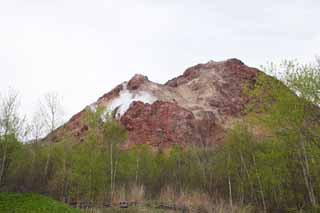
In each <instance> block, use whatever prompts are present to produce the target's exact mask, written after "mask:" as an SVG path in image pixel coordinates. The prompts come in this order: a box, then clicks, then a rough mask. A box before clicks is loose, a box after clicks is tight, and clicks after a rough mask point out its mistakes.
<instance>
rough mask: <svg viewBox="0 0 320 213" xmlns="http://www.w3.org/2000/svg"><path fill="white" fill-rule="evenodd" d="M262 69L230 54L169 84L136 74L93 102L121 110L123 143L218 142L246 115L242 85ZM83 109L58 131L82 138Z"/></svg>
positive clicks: (248, 85) (247, 86) (248, 86)
mask: <svg viewBox="0 0 320 213" xmlns="http://www.w3.org/2000/svg"><path fill="white" fill-rule="evenodd" d="M258 73H259V71H258V70H257V69H255V68H251V67H248V66H246V65H245V64H244V63H243V62H241V61H240V60H238V59H229V60H226V61H221V62H214V61H209V62H208V63H205V64H198V65H196V66H193V67H190V68H188V69H187V70H186V71H185V72H184V73H183V75H180V76H178V77H176V78H174V79H172V80H169V81H168V82H167V83H165V84H157V83H154V82H151V81H149V80H148V78H147V77H146V76H143V75H140V74H136V75H135V76H134V77H133V78H132V79H130V80H129V81H128V82H124V83H122V84H120V85H118V86H117V87H115V88H114V89H113V90H111V91H110V92H108V93H106V94H104V95H103V96H102V97H100V98H99V99H98V100H97V102H95V103H93V104H91V105H90V106H89V107H90V109H91V110H95V108H96V107H102V108H105V109H106V110H112V111H113V112H114V113H115V114H116V115H117V116H116V117H117V118H118V119H119V121H120V122H121V124H122V125H124V127H125V128H126V129H127V130H128V136H129V137H128V141H127V142H126V143H125V144H124V147H131V146H132V145H134V144H148V145H150V146H153V147H158V148H164V147H168V146H171V145H174V144H179V145H181V146H186V145H188V144H196V145H208V144H216V143H219V142H221V141H222V139H223V137H224V135H225V132H226V130H227V129H228V128H230V124H232V122H233V121H234V120H236V119H238V118H241V116H243V114H244V109H245V106H246V104H247V103H248V102H249V101H250V100H249V97H248V95H247V94H246V92H244V91H245V89H251V88H253V87H254V84H255V82H256V78H257V76H258ZM83 114H84V111H81V112H80V113H78V114H76V115H75V116H73V117H72V118H71V119H70V121H69V122H67V123H66V124H65V125H64V126H62V127H60V128H59V129H58V130H57V131H56V133H54V134H56V135H59V134H58V133H59V132H61V131H67V132H69V133H71V135H73V136H75V137H77V138H80V141H81V139H82V138H83V136H84V135H85V134H86V131H87V130H88V126H86V125H85V124H84V123H83V119H82V118H83ZM118 115H119V116H118ZM52 138H57V137H52Z"/></svg>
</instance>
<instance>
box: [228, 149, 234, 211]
mask: <svg viewBox="0 0 320 213" xmlns="http://www.w3.org/2000/svg"><path fill="white" fill-rule="evenodd" d="M230 158H231V157H230V152H228V164H229V163H230ZM228 167H229V165H228ZM228 170H229V171H228V186H229V204H230V207H231V212H233V200H232V186H231V177H230V168H228Z"/></svg>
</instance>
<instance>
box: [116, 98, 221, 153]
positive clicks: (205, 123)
mask: <svg viewBox="0 0 320 213" xmlns="http://www.w3.org/2000/svg"><path fill="white" fill-rule="evenodd" d="M206 116H207V117H206V119H201V120H198V119H196V118H195V117H194V115H193V113H192V112H190V111H188V110H186V109H184V108H182V107H180V106H179V105H177V104H176V103H171V102H164V101H156V102H154V103H153V104H151V105H150V104H144V103H142V102H140V101H139V102H133V103H132V105H131V107H130V108H129V110H128V111H127V112H126V113H125V114H124V115H123V117H122V118H121V120H120V122H121V123H122V124H123V125H124V126H125V127H126V129H127V130H128V141H127V143H126V144H125V146H126V147H130V146H132V145H135V144H148V145H151V146H153V147H158V148H160V149H161V148H166V147H169V146H171V145H181V146H183V147H184V146H186V145H191V144H193V145H197V146H199V145H207V144H209V143H210V142H209V141H210V139H211V140H214V139H219V135H220V136H221V135H223V130H222V129H221V128H220V127H218V126H217V125H216V124H215V119H214V116H213V115H212V113H208V114H207V115H206ZM220 139H221V138H220ZM216 142H217V140H216Z"/></svg>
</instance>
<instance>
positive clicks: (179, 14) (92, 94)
mask: <svg viewBox="0 0 320 213" xmlns="http://www.w3.org/2000/svg"><path fill="white" fill-rule="evenodd" d="M319 20H320V1H319V0H301V1H294V0H265V1H262V0H261V1H258V0H234V1H231V0H221V1H217V0H203V1H201V0H194V1H188V0H179V1H174V0H156V1H155V0H153V1H152V0H150V1H143V0H127V1H122V0H114V1H112V0H90V1H89V0H0V74H1V75H0V93H5V92H6V91H7V90H8V88H10V87H11V88H14V89H15V90H18V91H19V92H20V96H21V105H22V109H23V110H24V111H25V112H26V113H32V111H33V110H34V109H35V106H36V105H37V103H38V100H39V98H40V97H41V96H43V94H45V93H47V92H49V91H56V92H58V93H59V94H60V95H62V96H63V104H64V106H65V111H66V115H67V117H69V116H71V115H72V114H74V113H76V112H77V111H79V110H81V109H82V108H83V107H84V106H86V105H88V104H90V103H92V102H93V101H95V100H96V99H97V98H98V97H100V96H101V95H103V94H104V93H106V92H108V91H109V90H110V89H112V88H113V87H114V86H116V85H117V84H119V83H121V82H123V81H125V80H128V79H130V78H131V77H132V75H134V74H135V73H141V74H144V75H147V76H148V77H149V79H150V80H152V81H155V82H159V83H163V82H165V81H166V80H168V79H170V78H173V77H175V76H177V75H179V74H182V72H183V71H184V70H185V69H186V68H188V67H190V66H192V65H195V64H197V63H205V62H207V61H209V60H215V61H219V60H224V59H227V58H233V57H235V58H239V59H241V60H242V61H243V62H245V63H246V64H247V65H250V66H259V65H261V64H265V63H266V62H267V61H279V60H281V59H284V58H287V59H290V58H296V59H300V60H302V61H310V60H312V58H313V57H314V55H316V54H320V27H319Z"/></svg>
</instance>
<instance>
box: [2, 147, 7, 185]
mask: <svg viewBox="0 0 320 213" xmlns="http://www.w3.org/2000/svg"><path fill="white" fill-rule="evenodd" d="M6 162H7V143H6V142H5V145H4V151H3V157H2V161H1V170H0V186H1V184H2V181H3V174H4V169H5V166H6Z"/></svg>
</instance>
